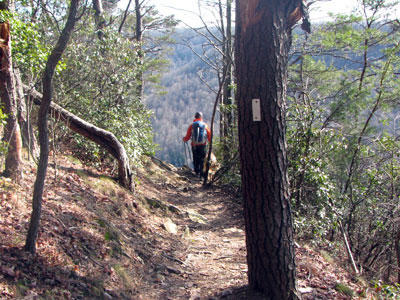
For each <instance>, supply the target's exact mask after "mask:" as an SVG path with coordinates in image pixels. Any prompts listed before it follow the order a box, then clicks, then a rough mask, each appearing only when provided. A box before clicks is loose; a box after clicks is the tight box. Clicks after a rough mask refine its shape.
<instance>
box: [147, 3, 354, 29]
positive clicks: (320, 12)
mask: <svg viewBox="0 0 400 300" xmlns="http://www.w3.org/2000/svg"><path fill="white" fill-rule="evenodd" d="M148 2H149V3H152V4H154V5H155V6H156V7H157V9H158V11H159V12H160V14H162V15H171V14H173V15H175V16H176V17H177V18H178V19H181V20H182V21H183V22H185V23H187V24H189V25H191V26H194V27H196V26H201V21H200V20H199V17H198V15H199V9H198V0H148ZM356 4H357V0H330V1H329V0H328V1H324V2H322V3H316V4H314V5H313V6H312V9H311V11H310V17H311V18H312V20H313V21H324V20H328V12H334V13H339V12H344V13H347V12H350V11H351V9H352V8H353V7H354V6H355V5H356ZM202 16H203V17H204V19H205V20H207V21H208V22H212V21H213V20H215V18H214V17H213V15H212V14H211V13H210V10H207V9H206V8H202Z"/></svg>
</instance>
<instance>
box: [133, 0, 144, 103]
mask: <svg viewBox="0 0 400 300" xmlns="http://www.w3.org/2000/svg"><path fill="white" fill-rule="evenodd" d="M142 4H143V1H140V0H135V14H136V28H135V32H136V42H137V47H139V51H138V59H139V68H138V70H137V75H136V84H137V87H136V93H137V96H138V97H139V99H140V100H142V98H143V84H144V82H143V60H144V57H143V45H142V42H143V41H142V34H143V28H142Z"/></svg>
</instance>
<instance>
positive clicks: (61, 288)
mask: <svg viewBox="0 0 400 300" xmlns="http://www.w3.org/2000/svg"><path fill="white" fill-rule="evenodd" d="M50 161H51V163H50V165H49V168H48V176H47V180H46V186H45V192H44V197H43V208H42V217H41V227H40V231H39V237H38V241H37V253H36V254H35V255H31V254H28V253H26V252H25V251H24V250H23V245H24V242H25V238H26V233H27V228H28V224H29V218H30V211H31V201H32V199H31V198H32V191H33V184H34V180H35V176H36V167H35V165H34V164H33V163H28V162H26V164H25V168H24V180H23V183H22V184H21V185H20V186H15V185H13V184H11V183H10V182H9V181H8V180H7V179H5V178H1V177H0V299H145V300H147V299H148V300H153V299H154V300H156V299H160V300H161V299H165V300H167V299H171V300H172V299H193V300H194V299H200V300H201V299H228V300H229V299H231V300H233V299H257V300H258V299H264V298H263V297H262V296H261V295H259V294H255V293H252V292H250V291H249V290H248V289H247V287H246V284H247V264H246V247H245V233H244V222H243V218H242V213H241V199H240V198H239V197H237V195H235V193H234V192H232V191H230V190H228V189H226V188H224V187H219V186H213V187H210V188H203V187H202V185H201V182H200V181H199V180H197V179H195V178H194V177H193V174H192V173H191V171H190V170H188V169H185V168H183V169H176V168H174V167H173V166H170V165H167V164H165V163H163V162H161V161H159V160H157V159H150V158H149V159H147V161H146V162H144V166H143V168H141V169H140V170H138V180H137V182H136V186H137V188H136V191H135V193H130V192H128V191H126V190H125V189H123V188H121V187H119V186H118V185H117V184H116V183H115V182H114V181H113V180H112V179H111V178H110V177H107V176H104V174H101V173H100V172H98V171H96V170H94V169H91V168H88V167H85V166H83V165H82V164H80V163H79V162H78V161H77V160H75V159H72V158H71V156H58V157H57V158H56V160H54V159H51V160H50ZM54 162H56V163H54ZM295 244H296V247H295V250H296V261H297V275H298V285H299V291H300V292H301V293H302V296H303V299H356V298H361V295H363V297H364V298H372V294H371V293H372V292H373V289H371V288H368V286H367V284H366V283H365V282H364V281H362V280H359V279H356V277H355V276H353V275H352V274H351V272H349V271H347V270H345V269H344V268H343V267H342V266H343V264H341V262H340V260H338V259H332V258H329V257H328V255H326V253H325V252H324V251H322V250H319V249H317V248H312V247H310V246H307V243H305V242H301V241H297V242H296V243H295ZM324 253H325V254H324Z"/></svg>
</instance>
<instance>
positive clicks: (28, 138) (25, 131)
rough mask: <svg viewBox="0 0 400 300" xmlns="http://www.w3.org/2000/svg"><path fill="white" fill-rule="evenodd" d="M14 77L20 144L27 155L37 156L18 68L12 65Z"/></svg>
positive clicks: (29, 114) (37, 149)
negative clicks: (25, 149)
mask: <svg viewBox="0 0 400 300" xmlns="http://www.w3.org/2000/svg"><path fill="white" fill-rule="evenodd" d="M14 78H15V85H16V91H17V99H18V102H17V111H18V123H19V126H20V128H21V136H22V146H23V147H25V148H27V149H28V155H32V156H33V157H34V158H38V157H39V147H38V144H37V141H36V137H35V134H34V132H33V127H32V122H31V112H30V107H29V106H28V105H27V102H29V101H25V96H24V90H23V85H22V80H21V75H20V72H19V69H18V68H17V67H14Z"/></svg>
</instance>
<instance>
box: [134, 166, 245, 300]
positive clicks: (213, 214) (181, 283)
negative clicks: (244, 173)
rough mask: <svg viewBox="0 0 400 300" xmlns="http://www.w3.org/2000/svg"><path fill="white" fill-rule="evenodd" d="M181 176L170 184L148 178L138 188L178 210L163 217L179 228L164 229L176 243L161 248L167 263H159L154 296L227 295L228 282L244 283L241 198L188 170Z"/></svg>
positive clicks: (230, 290) (230, 283) (164, 297)
mask: <svg viewBox="0 0 400 300" xmlns="http://www.w3.org/2000/svg"><path fill="white" fill-rule="evenodd" d="M182 175H183V177H181V178H179V179H178V180H176V181H175V182H174V183H172V182H168V180H167V182H164V183H163V184H161V186H157V185H154V182H150V181H147V182H146V183H142V185H141V187H140V189H139V192H140V193H142V194H143V195H145V196H146V197H147V198H151V199H158V200H160V201H162V203H165V204H168V205H172V206H173V207H174V208H177V209H178V211H179V212H178V213H168V214H166V215H165V216H164V218H167V219H168V218H169V219H170V220H171V221H172V222H173V223H174V224H176V225H177V231H178V232H177V233H176V234H172V233H165V234H168V235H169V237H170V238H171V239H173V240H175V242H174V243H173V244H174V249H173V250H172V251H171V249H168V248H166V249H164V251H165V252H167V253H168V252H169V254H167V255H165V256H164V257H166V258H167V259H168V258H170V262H168V261H165V262H164V263H166V264H168V263H169V264H170V265H169V266H166V268H161V269H164V272H162V271H163V270H161V272H159V276H158V277H156V280H155V282H154V283H155V284H154V286H153V288H154V290H158V291H159V292H158V295H157V299H217V298H219V297H222V296H224V297H225V296H228V295H231V294H232V293H233V291H232V287H238V286H243V285H245V284H246V282H247V275H246V272H247V265H246V250H245V235H244V230H243V221H242V215H241V205H240V199H239V198H236V197H234V195H233V193H229V192H227V191H224V190H223V189H221V188H218V187H211V188H207V189H206V188H203V187H202V185H201V182H200V181H199V180H197V179H195V178H194V177H193V176H192V175H191V173H189V172H187V171H186V173H185V172H184V173H183V174H182ZM171 263H172V266H171ZM171 273H172V274H171ZM160 275H161V276H160ZM157 279H158V280H157ZM181 279H184V280H181ZM147 296H150V295H147ZM153 296H156V295H153ZM141 297H142V299H145V297H146V296H145V295H144V294H142V296H141Z"/></svg>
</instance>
